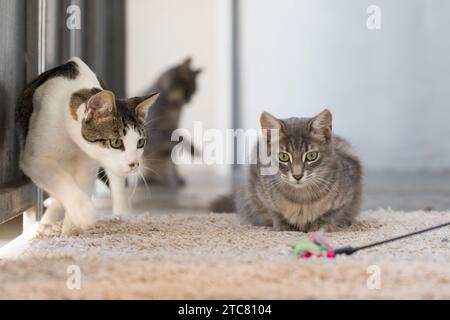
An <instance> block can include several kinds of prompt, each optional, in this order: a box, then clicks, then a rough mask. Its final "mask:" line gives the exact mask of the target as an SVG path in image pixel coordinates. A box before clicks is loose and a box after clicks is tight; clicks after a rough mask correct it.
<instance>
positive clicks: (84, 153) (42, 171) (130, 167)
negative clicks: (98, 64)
mask: <svg viewBox="0 0 450 320" xmlns="http://www.w3.org/2000/svg"><path fill="white" fill-rule="evenodd" d="M158 95H159V94H157V93H154V94H151V95H148V96H145V97H135V98H130V99H123V100H122V99H116V98H115V96H114V94H113V93H112V92H111V91H108V90H105V89H104V88H103V87H102V85H101V84H100V81H99V79H98V78H97V76H96V75H95V73H94V72H93V71H92V70H91V69H90V68H89V67H88V66H87V65H86V64H85V63H84V62H83V61H82V60H80V59H79V58H72V59H70V60H69V61H68V62H67V63H65V64H63V65H61V66H59V67H56V68H54V69H52V70H49V71H46V72H44V73H43V74H41V75H40V76H39V77H38V78H36V79H35V80H34V81H33V82H31V83H30V84H29V85H28V86H27V87H26V89H25V90H24V92H23V95H22V96H21V99H20V102H19V105H18V107H17V110H16V122H17V127H18V131H19V137H20V143H21V157H20V167H21V168H22V170H23V172H24V173H25V174H26V175H27V176H28V177H30V178H31V180H32V181H33V182H34V183H35V184H36V185H38V186H39V187H41V188H42V189H44V190H45V191H46V192H48V194H49V195H50V196H51V197H52V198H53V200H54V201H53V202H52V203H51V205H50V206H49V207H48V208H47V210H46V211H45V214H44V217H43V218H42V220H41V225H50V226H52V225H55V224H57V223H58V222H59V221H61V220H63V223H62V233H63V234H68V233H71V232H72V231H73V230H85V229H87V228H89V227H91V226H92V225H93V224H94V223H95V221H96V217H97V212H96V209H95V208H94V206H93V204H92V201H91V195H92V191H93V187H94V182H95V179H96V177H97V171H98V169H99V167H100V166H102V167H103V168H105V170H106V172H107V174H108V177H109V182H110V186H111V193H112V202H113V213H114V214H126V213H129V212H130V209H131V208H130V204H129V201H128V197H127V195H126V189H125V179H126V176H127V175H129V174H132V173H134V172H136V171H137V170H138V168H139V164H140V160H141V156H142V153H143V150H144V146H145V143H146V134H145V128H144V127H145V126H144V125H145V119H146V116H147V111H148V109H149V107H150V106H151V105H152V104H153V103H154V102H155V101H156V100H157V98H158Z"/></svg>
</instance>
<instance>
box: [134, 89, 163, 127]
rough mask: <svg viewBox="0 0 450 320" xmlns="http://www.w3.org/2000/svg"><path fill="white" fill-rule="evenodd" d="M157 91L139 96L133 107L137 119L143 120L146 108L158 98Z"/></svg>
mask: <svg viewBox="0 0 450 320" xmlns="http://www.w3.org/2000/svg"><path fill="white" fill-rule="evenodd" d="M158 97H159V93H158V92H157V93H152V94H151V95H149V96H146V97H142V98H140V99H139V100H140V101H138V102H137V104H136V106H135V108H134V112H135V113H136V115H137V117H138V119H139V121H141V122H145V118H147V113H148V109H149V108H150V107H151V106H152V105H153V104H154V103H155V102H156V100H158Z"/></svg>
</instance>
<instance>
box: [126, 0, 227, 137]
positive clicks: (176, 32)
mask: <svg viewBox="0 0 450 320" xmlns="http://www.w3.org/2000/svg"><path fill="white" fill-rule="evenodd" d="M230 4H231V1H230V0H214V1H211V0H189V1H186V0H129V1H127V94H128V95H137V94H141V93H142V92H143V90H146V89H148V88H149V87H150V85H151V84H152V83H153V81H154V80H155V78H156V77H157V76H158V75H159V74H160V73H161V72H163V71H164V70H166V69H167V68H168V67H170V66H173V65H174V64H177V63H180V62H181V61H182V60H183V59H184V58H186V57H187V56H191V57H192V58H193V63H194V66H198V67H202V68H203V73H202V74H201V75H200V76H199V84H198V92H197V94H196V95H195V97H194V99H193V100H192V101H191V103H190V104H189V105H188V106H187V107H186V108H185V109H184V113H183V117H182V123H181V127H183V128H187V129H189V130H191V131H192V129H193V123H194V121H197V120H200V121H202V123H203V127H204V128H205V129H206V128H219V129H225V128H229V127H231V97H230V93H231V88H230V85H231V83H230V81H231V34H230V30H231V5H230Z"/></svg>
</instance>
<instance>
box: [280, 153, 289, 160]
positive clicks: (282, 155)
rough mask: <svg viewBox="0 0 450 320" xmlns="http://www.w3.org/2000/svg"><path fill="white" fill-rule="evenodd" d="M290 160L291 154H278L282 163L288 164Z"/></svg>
mask: <svg viewBox="0 0 450 320" xmlns="http://www.w3.org/2000/svg"><path fill="white" fill-rule="evenodd" d="M289 159H290V157H289V153H287V152H280V153H278V160H280V161H281V162H288V161H289Z"/></svg>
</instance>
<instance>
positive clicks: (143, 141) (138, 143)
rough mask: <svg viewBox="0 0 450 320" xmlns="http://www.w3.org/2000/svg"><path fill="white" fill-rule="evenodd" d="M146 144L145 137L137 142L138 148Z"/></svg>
mask: <svg viewBox="0 0 450 320" xmlns="http://www.w3.org/2000/svg"><path fill="white" fill-rule="evenodd" d="M144 146H145V139H143V138H141V139H139V140H138V142H137V147H138V149H140V148H143V147H144Z"/></svg>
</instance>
